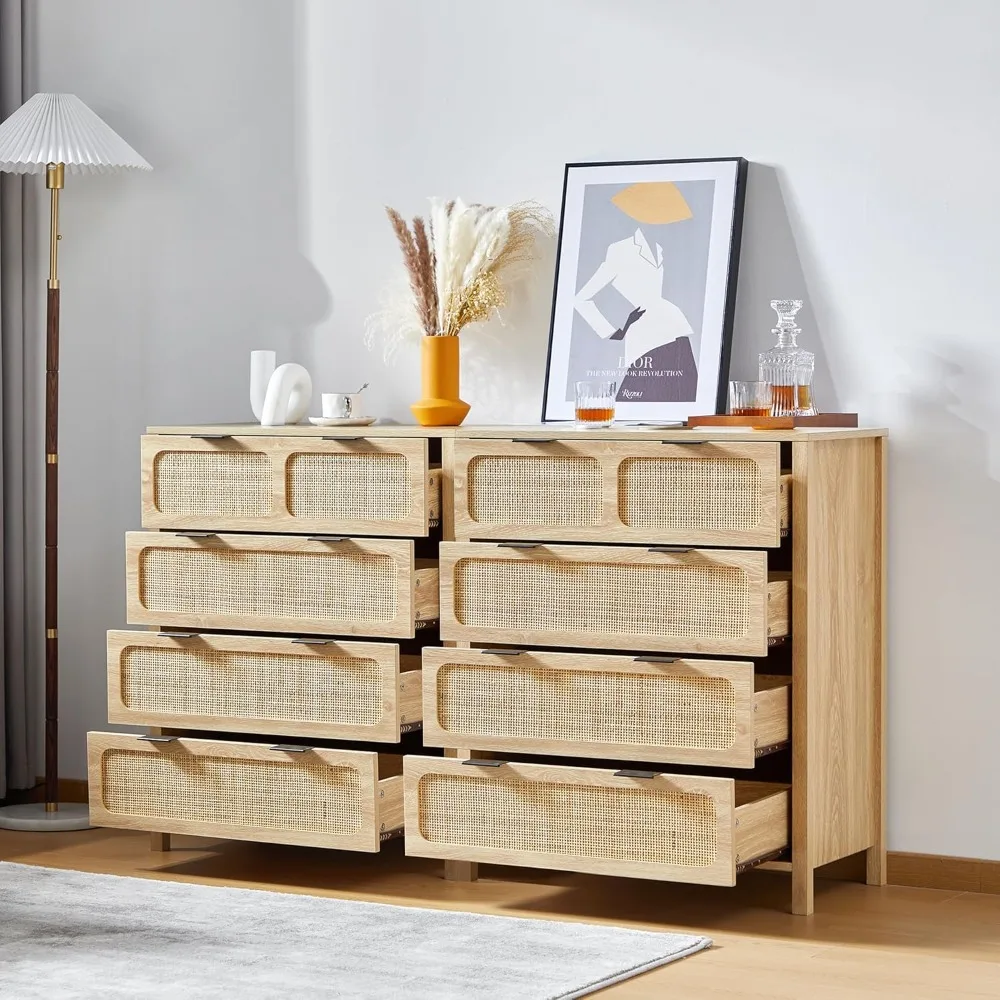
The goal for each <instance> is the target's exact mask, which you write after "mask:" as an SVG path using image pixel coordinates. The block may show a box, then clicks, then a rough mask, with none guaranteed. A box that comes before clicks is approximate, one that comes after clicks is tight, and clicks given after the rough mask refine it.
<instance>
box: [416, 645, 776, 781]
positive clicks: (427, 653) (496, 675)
mask: <svg viewBox="0 0 1000 1000" xmlns="http://www.w3.org/2000/svg"><path fill="white" fill-rule="evenodd" d="M653 661H657V662H653ZM660 661H666V662H660ZM423 664H424V668H423V678H424V711H423V715H424V744H425V745H426V746H441V747H471V748H474V749H476V750H499V751H503V752H507V753H523V754H555V755H559V756H566V757H601V758H604V759H612V760H641V761H660V762H663V763H674V764H701V765H705V766H715V767H753V766H754V761H755V757H756V754H757V752H758V751H760V750H764V749H768V748H771V747H773V746H775V745H777V744H782V743H785V742H786V741H787V740H788V732H789V729H788V726H789V722H788V720H789V694H790V690H791V689H790V684H791V679H790V678H788V677H768V676H764V675H759V676H757V677H755V676H754V666H753V663H751V662H742V663H741V662H737V661H724V660H672V659H671V658H669V657H649V656H647V657H631V656H606V655H600V654H590V655H587V654H577V653H550V652H542V651H538V650H506V651H505V650H498V649H487V650H482V649H438V648H432V647H424V651H423Z"/></svg>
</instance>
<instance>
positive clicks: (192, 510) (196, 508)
mask: <svg viewBox="0 0 1000 1000" xmlns="http://www.w3.org/2000/svg"><path fill="white" fill-rule="evenodd" d="M153 491H154V497H153V502H154V503H155V505H156V509H157V510H158V511H160V512H161V513H163V514H206V515H213V516H215V517H267V516H268V515H269V514H270V513H271V509H272V503H273V493H274V484H273V481H272V477H271V461H270V459H269V458H268V457H267V455H264V454H261V453H260V452H254V451H215V452H210V451H164V452H160V454H159V455H157V456H156V459H155V461H154V464H153Z"/></svg>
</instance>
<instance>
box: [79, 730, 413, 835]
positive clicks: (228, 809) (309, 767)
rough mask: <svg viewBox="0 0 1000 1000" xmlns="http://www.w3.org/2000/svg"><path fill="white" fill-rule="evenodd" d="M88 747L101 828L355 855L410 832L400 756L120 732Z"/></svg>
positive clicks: (96, 737)
mask: <svg viewBox="0 0 1000 1000" xmlns="http://www.w3.org/2000/svg"><path fill="white" fill-rule="evenodd" d="M87 749H88V763H89V768H88V769H89V778H90V819H91V822H92V823H93V824H94V825H95V826H110V827H119V828H122V829H126V830H153V831H156V832H159V833H190V834H195V835H197V836H201V837H229V838H232V839H235V840H261V841H268V842H270V843H275V844H303V845H306V846H309V847H336V848H340V849H343V850H349V851H378V849H379V845H380V843H381V842H382V841H383V840H388V839H389V838H390V837H392V836H398V834H399V832H400V831H401V829H402V826H403V812H402V781H403V779H402V777H401V776H400V772H401V762H402V758H401V757H399V756H397V755H392V754H377V753H369V752H366V751H357V750H328V749H318V748H316V749H312V748H309V747H301V746H294V745H288V746H285V745H277V746H268V745H267V744H261V743H233V742H226V741H221V740H220V741H215V740H196V739H179V738H175V737H168V736H157V737H148V736H147V737H141V736H140V737H136V736H129V735H124V734H116V733H88V735H87Z"/></svg>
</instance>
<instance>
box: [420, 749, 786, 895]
mask: <svg viewBox="0 0 1000 1000" xmlns="http://www.w3.org/2000/svg"><path fill="white" fill-rule="evenodd" d="M403 774H404V777H405V779H406V781H405V789H406V790H405V803H406V852H407V854H411V855H416V856H419V857H435V858H450V859H452V860H460V861H476V862H490V863H495V864H509V865H525V866H529V867H544V868H556V869H559V870H563V871H586V872H592V873H595V874H604V875H628V876H630V877H634V878H651V879H658V880H663V881H680V882H696V883H698V884H701V885H735V884H736V864H737V862H736V854H737V849H736V836H737V835H736V830H737V821H738V822H739V829H740V834H739V836H740V837H742V838H744V840H745V843H747V844H748V845H751V846H753V847H756V846H758V845H760V844H764V845H769V844H772V843H775V842H778V841H782V840H783V841H784V843H778V847H779V848H780V847H783V846H785V845H786V844H787V837H788V834H787V828H788V811H787V791H786V788H785V787H784V786H778V785H767V784H763V783H754V782H734V781H733V780H731V779H729V778H712V777H701V776H698V777H694V776H680V775H671V774H656V775H652V776H650V777H642V778H638V777H625V776H618V775H616V774H615V773H614V772H612V771H606V770H599V769H597V768H584V767H567V766H563V765H551V764H526V763H522V762H515V761H509V762H504V763H503V764H501V765H500V766H499V767H481V768H480V767H475V768H474V767H470V766H469V765H467V764H463V762H462V761H460V760H448V759H445V760H442V759H440V758H433V757H418V756H415V755H408V756H406V757H405V758H404V760H403ZM438 775H445V776H451V777H452V778H455V779H457V780H464V779H467V778H477V779H482V780H484V781H487V782H494V781H495V782H503V783H511V782H514V783H516V784H519V785H521V786H529V785H532V784H535V785H545V786H552V785H564V786H571V785H577V786H583V787H587V788H623V787H629V788H635V789H637V790H638V791H639V792H640V794H645V793H648V794H650V795H655V794H657V793H661V792H671V793H679V794H681V795H685V796H691V797H692V798H694V797H704V798H707V799H710V800H711V802H712V806H713V808H714V810H715V816H716V823H717V828H716V830H715V845H716V848H715V850H716V853H715V860H714V861H713V862H711V863H707V864H699V865H681V864H676V865H675V864H665V863H662V862H651V861H644V860H642V859H641V858H640V859H636V860H620V859H617V858H605V857H599V856H598V855H597V854H596V852H595V853H594V854H578V855H573V854H563V853H547V852H544V851H526V850H518V849H507V848H496V847H482V846H479V845H475V844H469V843H456V842H453V841H447V840H441V839H434V840H432V839H428V837H427V835H426V833H425V830H426V826H425V822H426V821H427V817H426V812H427V809H428V808H429V807H428V804H427V803H426V802H425V801H424V799H423V795H424V791H423V780H424V779H425V778H426V777H433V776H438ZM772 796H776V797H778V798H779V799H782V800H784V801H785V806H784V809H783V810H782V809H781V808H780V807H775V808H774V809H770V810H762V809H759V808H758V809H753V808H749V807H752V806H753V805H754V804H755V803H757V802H758V801H759V800H760V799H762V798H768V797H772ZM538 821H539V823H540V824H544V825H545V826H546V828H547V829H552V828H555V827H563V826H565V827H567V828H569V830H570V831H571V832H572V831H573V830H574V829H575V827H574V824H575V823H577V822H579V821H578V819H576V818H575V817H574V816H572V815H570V814H568V813H567V814H563V813H562V812H560V811H559V807H558V806H554V805H553V806H550V807H548V808H547V809H545V810H544V812H540V813H539V816H538ZM504 822H505V817H504V815H503V814H502V812H501V811H500V810H499V809H497V810H495V811H494V810H493V809H491V810H490V823H491V824H494V825H495V829H497V830H498V831H499V832H500V833H501V835H503V830H504V826H503V824H504ZM759 827H765V828H766V829H764V830H759V829H758V828H759ZM516 837H517V831H515V830H511V832H510V836H509V838H508V837H507V836H503V838H502V839H510V840H516ZM775 849H777V848H775ZM743 860H745V861H749V860H752V859H751V858H745V859H743Z"/></svg>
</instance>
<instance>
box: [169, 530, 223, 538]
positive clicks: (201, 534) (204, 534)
mask: <svg viewBox="0 0 1000 1000" xmlns="http://www.w3.org/2000/svg"><path fill="white" fill-rule="evenodd" d="M174 534H175V535H180V536H181V538H215V537H216V536H217V535H218V534H219V533H218V532H217V531H175V532H174Z"/></svg>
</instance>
